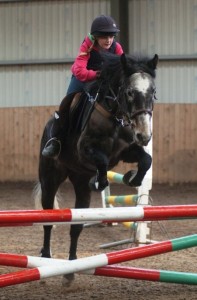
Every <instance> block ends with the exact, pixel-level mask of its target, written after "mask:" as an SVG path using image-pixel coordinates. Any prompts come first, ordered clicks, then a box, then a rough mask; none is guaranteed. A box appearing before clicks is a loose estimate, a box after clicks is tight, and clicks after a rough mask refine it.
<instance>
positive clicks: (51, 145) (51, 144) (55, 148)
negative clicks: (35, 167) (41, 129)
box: [42, 112, 61, 158]
mask: <svg viewBox="0 0 197 300" xmlns="http://www.w3.org/2000/svg"><path fill="white" fill-rule="evenodd" d="M60 129H61V128H60V116H59V114H58V112H55V116H54V121H53V124H52V127H51V136H52V138H50V139H49V140H48V141H47V143H46V145H45V146H44V149H43V150H42V155H43V156H44V157H47V158H57V157H58V156H59V154H60V152H61V141H60V139H58V138H57V136H59V135H60Z"/></svg>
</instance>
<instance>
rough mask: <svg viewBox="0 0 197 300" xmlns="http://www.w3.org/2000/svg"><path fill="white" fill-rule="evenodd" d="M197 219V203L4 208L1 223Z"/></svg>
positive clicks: (1, 224) (27, 223)
mask: <svg viewBox="0 0 197 300" xmlns="http://www.w3.org/2000/svg"><path fill="white" fill-rule="evenodd" d="M181 218H184V219H186V218H189V219H190V218H197V205H171V206H170V205H169V206H145V207H139V206H138V207H121V208H120V207H114V208H88V209H60V210H59V209H57V210H52V209H48V210H6V211H0V226H8V225H9V224H10V225H13V226H14V225H15V224H16V225H17V224H18V225H22V224H24V225H33V224H35V223H38V224H43V225H44V224H45V223H47V224H51V223H63V222H74V223H77V222H80V223H81V222H95V221H102V222H123V221H154V220H155V221H157V220H171V219H181Z"/></svg>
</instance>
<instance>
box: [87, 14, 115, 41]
mask: <svg viewBox="0 0 197 300" xmlns="http://www.w3.org/2000/svg"><path fill="white" fill-rule="evenodd" d="M119 31H120V30H119V29H118V28H117V26H116V23H115V21H114V20H113V19H112V17H110V16H104V15H101V16H99V17H97V18H95V19H94V20H93V22H92V26H91V30H90V33H91V34H92V35H93V36H108V35H116V34H117V33H118V32H119Z"/></svg>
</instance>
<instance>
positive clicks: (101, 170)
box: [88, 148, 109, 191]
mask: <svg viewBox="0 0 197 300" xmlns="http://www.w3.org/2000/svg"><path fill="white" fill-rule="evenodd" d="M88 152H89V153H88V154H89V156H90V159H91V160H93V161H94V164H95V165H96V168H97V172H96V176H94V177H92V178H91V180H90V182H89V187H90V189H91V190H92V191H103V190H104V189H105V188H106V187H107V186H108V185H109V182H108V180H107V169H108V157H107V155H106V154H105V153H103V152H102V151H100V150H98V149H95V148H91V149H90V150H89V151H88Z"/></svg>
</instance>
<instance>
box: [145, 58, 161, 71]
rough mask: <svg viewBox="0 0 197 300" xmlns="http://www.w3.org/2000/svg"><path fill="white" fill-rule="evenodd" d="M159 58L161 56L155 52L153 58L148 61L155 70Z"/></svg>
mask: <svg viewBox="0 0 197 300" xmlns="http://www.w3.org/2000/svg"><path fill="white" fill-rule="evenodd" d="M158 60H159V56H158V55H157V54H155V56H154V57H153V58H152V59H151V60H149V61H148V66H149V67H150V68H151V69H153V70H155V69H156V67H157V63H158Z"/></svg>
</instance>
